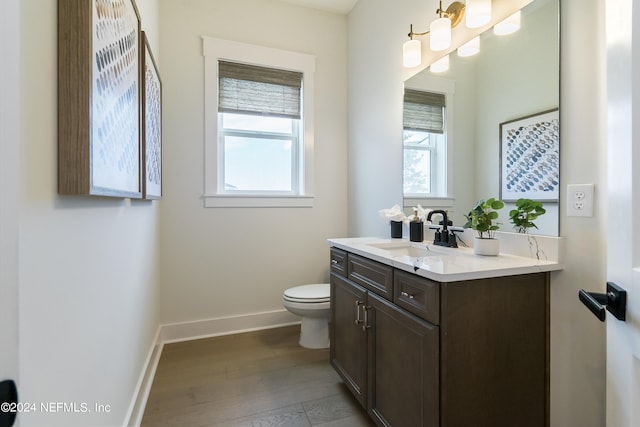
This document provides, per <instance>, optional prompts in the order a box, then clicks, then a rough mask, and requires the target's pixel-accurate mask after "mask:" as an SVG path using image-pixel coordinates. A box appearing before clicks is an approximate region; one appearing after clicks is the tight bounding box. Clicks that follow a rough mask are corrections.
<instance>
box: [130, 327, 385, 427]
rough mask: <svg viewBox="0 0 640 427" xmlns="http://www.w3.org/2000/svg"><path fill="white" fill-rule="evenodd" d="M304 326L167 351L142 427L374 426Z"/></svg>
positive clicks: (171, 347)
mask: <svg viewBox="0 0 640 427" xmlns="http://www.w3.org/2000/svg"><path fill="white" fill-rule="evenodd" d="M299 331H300V326H288V327H283V328H276V329H268V330H264V331H258V332H249V333H243V334H238V335H228V336H223V337H215V338H208V339H201V340H194V341H187V342H182V343H175V344H167V345H165V346H164V349H163V351H162V356H161V358H160V362H159V364H158V369H157V371H156V375H155V378H154V381H153V385H152V387H151V392H150V395H149V399H148V402H147V406H146V408H145V412H144V416H143V419H142V427H168V426H171V427H177V426H179V427H210V426H227V427H232V426H261V427H268V426H278V427H294V426H295V427H304V426H323V427H358V426H374V424H373V422H372V421H371V420H370V419H369V418H368V417H367V415H366V413H365V411H364V409H363V408H362V407H361V406H360V405H359V404H358V403H357V402H356V401H355V399H354V398H353V396H352V395H351V394H350V393H349V391H348V390H347V389H346V387H345V385H344V384H343V383H342V381H341V380H340V378H339V377H338V375H337V374H336V373H335V371H334V370H333V368H332V367H331V366H330V364H329V350H309V349H305V348H302V347H300V346H299V345H298V337H299Z"/></svg>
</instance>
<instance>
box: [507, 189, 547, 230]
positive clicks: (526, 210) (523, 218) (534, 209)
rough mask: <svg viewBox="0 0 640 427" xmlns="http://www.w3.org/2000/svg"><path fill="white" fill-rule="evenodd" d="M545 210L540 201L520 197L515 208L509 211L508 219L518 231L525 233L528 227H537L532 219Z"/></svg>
mask: <svg viewBox="0 0 640 427" xmlns="http://www.w3.org/2000/svg"><path fill="white" fill-rule="evenodd" d="M546 212H547V211H546V209H545V208H544V207H543V206H542V202H538V201H534V200H531V199H523V198H521V199H518V200H517V201H516V208H515V209H512V210H511V211H509V220H510V221H511V223H512V224H513V227H514V228H515V229H516V230H517V231H518V233H523V234H526V233H527V232H528V231H529V228H532V227H534V228H538V226H537V225H535V224H534V223H533V221H534V220H535V219H537V218H538V217H539V216H540V215H543V214H544V213H546Z"/></svg>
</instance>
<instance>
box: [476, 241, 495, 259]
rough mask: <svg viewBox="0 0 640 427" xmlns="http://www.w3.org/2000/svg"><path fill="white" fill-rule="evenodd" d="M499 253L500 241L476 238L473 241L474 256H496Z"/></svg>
mask: <svg viewBox="0 0 640 427" xmlns="http://www.w3.org/2000/svg"><path fill="white" fill-rule="evenodd" d="M499 252H500V240H498V239H481V238H479V237H476V238H475V239H474V241H473V253H474V254H476V255H489V256H496V255H498V253H499Z"/></svg>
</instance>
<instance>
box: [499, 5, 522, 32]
mask: <svg viewBox="0 0 640 427" xmlns="http://www.w3.org/2000/svg"><path fill="white" fill-rule="evenodd" d="M520 17H521V13H520V11H517V12H516V13H514V14H513V15H511V16H509V17H508V18H507V19H505V20H504V21H502V22H499V23H497V24H496V25H495V26H494V27H493V32H494V34H496V35H498V36H504V35H507V34H512V33H515V32H516V31H518V30H519V29H520Z"/></svg>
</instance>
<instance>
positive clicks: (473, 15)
mask: <svg viewBox="0 0 640 427" xmlns="http://www.w3.org/2000/svg"><path fill="white" fill-rule="evenodd" d="M464 15H465V16H466V22H467V27H469V28H478V27H482V26H483V25H485V24H487V23H489V21H491V0H467V5H466V10H465V12H464Z"/></svg>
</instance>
